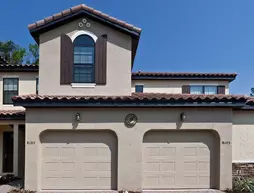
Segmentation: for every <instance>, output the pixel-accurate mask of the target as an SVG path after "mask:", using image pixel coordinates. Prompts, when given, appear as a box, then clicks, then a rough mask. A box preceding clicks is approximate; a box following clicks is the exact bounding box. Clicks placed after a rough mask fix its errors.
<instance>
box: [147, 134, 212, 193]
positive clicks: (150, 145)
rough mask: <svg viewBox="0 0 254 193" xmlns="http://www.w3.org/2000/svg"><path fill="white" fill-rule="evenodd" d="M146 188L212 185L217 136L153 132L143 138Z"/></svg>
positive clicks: (202, 186)
mask: <svg viewBox="0 0 254 193" xmlns="http://www.w3.org/2000/svg"><path fill="white" fill-rule="evenodd" d="M143 142H144V143H143V170H144V171H143V188H144V189H167V188H211V186H212V183H213V182H212V176H211V172H210V171H211V167H212V166H213V165H214V164H212V163H211V161H210V160H211V155H212V152H213V149H214V148H213V145H214V142H215V139H214V135H213V134H212V133H210V132H205V131H198V132H196V131H150V132H148V133H147V134H146V135H145V136H144V139H143Z"/></svg>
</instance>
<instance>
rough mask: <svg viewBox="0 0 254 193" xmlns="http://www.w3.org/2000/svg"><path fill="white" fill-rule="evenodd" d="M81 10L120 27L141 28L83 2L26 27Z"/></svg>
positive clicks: (29, 27) (137, 30)
mask: <svg viewBox="0 0 254 193" xmlns="http://www.w3.org/2000/svg"><path fill="white" fill-rule="evenodd" d="M82 10H85V11H88V12H90V13H91V14H94V15H96V16H100V17H103V18H104V19H106V20H110V21H112V22H114V23H116V24H118V25H120V26H122V27H125V28H127V29H129V30H133V31H135V32H138V33H140V32H141V29H140V28H138V27H135V26H133V25H131V24H128V23H126V22H124V21H122V20H119V19H117V18H114V17H111V16H109V15H107V14H104V13H102V12H101V11H99V10H96V9H94V8H92V7H88V6H87V5H84V4H81V5H77V6H74V7H71V8H70V9H67V10H64V11H62V12H60V13H56V14H54V15H52V16H50V17H52V18H53V19H49V18H50V17H47V18H45V19H43V20H40V21H37V22H35V23H33V24H30V25H28V29H29V30H33V29H36V28H37V27H40V26H43V25H46V24H48V23H50V22H52V21H56V20H58V19H60V18H62V17H64V16H66V15H70V14H72V13H76V12H78V11H82Z"/></svg>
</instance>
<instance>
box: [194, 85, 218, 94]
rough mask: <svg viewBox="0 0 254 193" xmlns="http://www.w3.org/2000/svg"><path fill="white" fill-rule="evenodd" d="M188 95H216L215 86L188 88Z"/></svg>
mask: <svg viewBox="0 0 254 193" xmlns="http://www.w3.org/2000/svg"><path fill="white" fill-rule="evenodd" d="M190 94H217V86H196V85H195V86H194V85H191V86H190Z"/></svg>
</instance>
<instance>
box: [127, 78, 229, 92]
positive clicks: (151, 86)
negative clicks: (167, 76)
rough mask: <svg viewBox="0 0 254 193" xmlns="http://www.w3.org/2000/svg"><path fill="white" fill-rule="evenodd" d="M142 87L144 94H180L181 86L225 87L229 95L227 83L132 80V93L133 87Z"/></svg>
mask: <svg viewBox="0 0 254 193" xmlns="http://www.w3.org/2000/svg"><path fill="white" fill-rule="evenodd" d="M137 84H138V85H139V84H140V85H144V92H160V93H182V86H183V85H225V87H226V90H225V94H229V83H228V81H218V80H217V81H216V80H214V81H211V80H132V88H131V90H132V92H135V85H137Z"/></svg>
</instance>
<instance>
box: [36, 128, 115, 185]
mask: <svg viewBox="0 0 254 193" xmlns="http://www.w3.org/2000/svg"><path fill="white" fill-rule="evenodd" d="M41 143H42V144H41V146H42V152H41V154H42V156H41V164H42V172H41V189H66V190H70V189H80V190H82V189H98V190H111V189H116V168H117V163H116V160H117V159H116V158H117V150H116V148H117V142H116V136H115V135H114V134H112V133H111V132H102V131H97V132H96V131H94V132H92V131H46V132H45V133H43V134H42V136H41Z"/></svg>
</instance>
